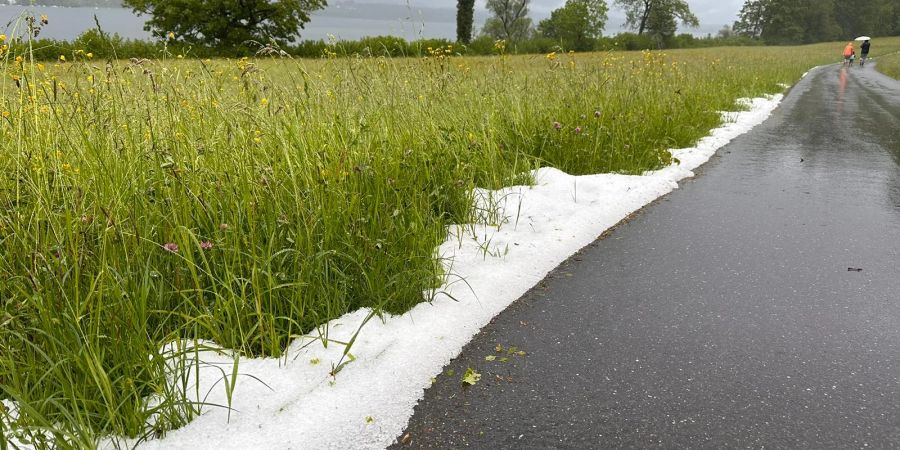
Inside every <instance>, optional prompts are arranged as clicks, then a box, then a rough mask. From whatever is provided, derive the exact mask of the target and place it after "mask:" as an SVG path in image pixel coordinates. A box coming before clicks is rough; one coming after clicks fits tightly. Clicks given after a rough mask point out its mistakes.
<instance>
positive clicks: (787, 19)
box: [732, 0, 900, 44]
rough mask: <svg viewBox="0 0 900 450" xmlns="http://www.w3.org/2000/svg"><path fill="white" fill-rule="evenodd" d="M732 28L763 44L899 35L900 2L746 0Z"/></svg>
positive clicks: (883, 0) (739, 33) (871, 0)
mask: <svg viewBox="0 0 900 450" xmlns="http://www.w3.org/2000/svg"><path fill="white" fill-rule="evenodd" d="M732 29H733V30H732V31H733V32H734V33H736V34H738V35H741V36H746V37H749V38H752V39H758V40H761V41H763V42H765V43H767V44H807V43H812V42H822V41H834V40H847V39H853V38H855V37H856V36H860V35H867V36H889V35H900V1H898V0H854V1H845V0H747V1H746V2H744V6H743V8H741V12H740V13H739V15H738V20H737V21H736V22H735V23H734V26H733V27H732Z"/></svg>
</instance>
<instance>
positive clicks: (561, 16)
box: [538, 0, 609, 51]
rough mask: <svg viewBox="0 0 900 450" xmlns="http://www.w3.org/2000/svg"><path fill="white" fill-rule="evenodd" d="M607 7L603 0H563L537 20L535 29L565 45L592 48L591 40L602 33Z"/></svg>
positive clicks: (579, 48) (571, 47)
mask: <svg viewBox="0 0 900 450" xmlns="http://www.w3.org/2000/svg"><path fill="white" fill-rule="evenodd" d="M608 10H609V8H608V7H607V5H606V1H605V0H567V1H566V4H565V5H564V6H563V7H562V8H559V9H556V10H554V11H553V12H551V13H550V17H549V18H547V19H544V20H542V21H541V23H540V24H538V32H540V33H541V35H543V36H545V37H548V38H553V39H558V40H560V41H561V42H562V44H563V46H564V47H566V48H570V49H573V50H580V51H584V50H592V49H593V46H594V45H593V44H594V42H593V41H595V40H596V39H598V38H599V37H601V36H602V35H603V27H604V26H605V25H606V12H607V11H608Z"/></svg>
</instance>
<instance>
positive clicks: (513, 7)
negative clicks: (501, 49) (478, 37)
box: [483, 0, 531, 42]
mask: <svg viewBox="0 0 900 450" xmlns="http://www.w3.org/2000/svg"><path fill="white" fill-rule="evenodd" d="M530 2H531V0H487V9H488V11H490V12H491V13H492V14H493V16H492V17H490V18H489V19H488V20H487V21H486V22H485V23H484V30H483V32H484V34H486V35H488V36H492V37H494V38H495V39H506V40H507V41H509V42H518V41H520V40H522V39H525V38H526V37H527V36H528V33H529V32H530V31H531V18H530V17H528V4H529V3H530Z"/></svg>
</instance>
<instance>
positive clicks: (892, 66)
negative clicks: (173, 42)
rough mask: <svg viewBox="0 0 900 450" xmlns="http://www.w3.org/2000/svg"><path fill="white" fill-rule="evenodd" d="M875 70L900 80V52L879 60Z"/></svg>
mask: <svg viewBox="0 0 900 450" xmlns="http://www.w3.org/2000/svg"><path fill="white" fill-rule="evenodd" d="M875 68H876V69H878V71H879V72H881V73H883V74H885V75H887V76H890V77H894V78H896V79H898V80H900V52H895V53H892V54H890V55H885V56H882V57H881V58H878V61H877V65H876V66H875Z"/></svg>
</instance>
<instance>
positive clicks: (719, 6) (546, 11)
mask: <svg viewBox="0 0 900 450" xmlns="http://www.w3.org/2000/svg"><path fill="white" fill-rule="evenodd" d="M687 1H688V4H689V5H690V7H691V10H692V11H693V12H694V14H696V15H697V17H698V18H699V19H700V28H699V29H679V32H692V33H695V34H706V33H715V32H716V31H718V30H719V29H721V28H722V26H723V25H726V24H729V25H730V24H732V23H733V22H734V21H735V19H736V18H737V14H738V11H740V9H741V6H742V5H743V4H744V0H687ZM328 3H329V7H328V11H325V12H324V13H320V14H322V15H326V16H331V15H333V14H336V13H338V10H339V9H340V8H341V5H344V8H345V11H344V13H345V14H346V16H344V17H353V16H355V14H353V12H351V11H347V10H346V9H347V8H346V6H348V4H349V5H353V4H356V5H360V4H372V3H377V4H392V5H397V6H398V7H399V6H403V7H405V9H406V10H407V11H409V12H411V13H412V14H407V15H412V16H416V15H417V14H416V13H420V14H421V17H422V18H423V19H425V20H428V21H432V20H441V21H443V20H450V19H451V17H450V16H451V14H452V13H455V9H456V0H330V1H329V2H328ZM485 3H486V0H477V1H476V5H477V9H478V10H479V11H478V12H477V14H476V23H475V25H476V27H479V26H481V25H482V22H483V21H484V18H485V16H486V12H485V11H484V5H485ZM607 3H608V4H609V6H610V11H609V21H608V23H607V26H606V34H614V33H617V32H619V31H622V24H623V23H624V22H625V14H624V12H623V11H621V10H620V9H619V8H617V7H616V6H615V5H614V1H613V0H607ZM563 4H565V0H531V17H532V19H534V22H535V23H537V22H538V21H540V20H541V19H543V18H546V17H548V16H549V15H550V11H552V10H554V9H556V8H559V7H561V6H562V5H563ZM438 10H442V12H439V11H438ZM381 12H383V13H384V14H392V13H393V11H389V10H388V9H385V10H382V11H381ZM366 14H372V12H371V11H366ZM376 14H377V13H376ZM437 16H440V17H441V18H440V19H437ZM397 19H400V18H399V17H398V18H397Z"/></svg>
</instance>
